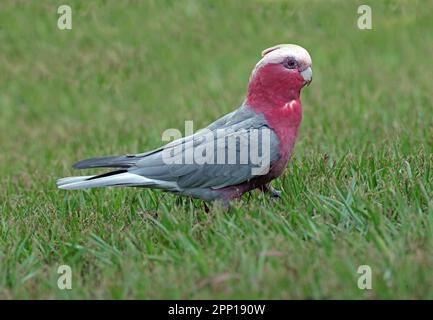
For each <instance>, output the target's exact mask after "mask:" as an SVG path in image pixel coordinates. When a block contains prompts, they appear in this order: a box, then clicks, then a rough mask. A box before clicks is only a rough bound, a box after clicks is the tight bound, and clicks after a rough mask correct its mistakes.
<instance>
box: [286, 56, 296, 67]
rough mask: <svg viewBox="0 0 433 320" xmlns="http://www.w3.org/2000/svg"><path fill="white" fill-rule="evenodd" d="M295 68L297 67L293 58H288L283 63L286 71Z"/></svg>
mask: <svg viewBox="0 0 433 320" xmlns="http://www.w3.org/2000/svg"><path fill="white" fill-rule="evenodd" d="M297 66H298V63H297V62H296V60H295V58H293V57H288V58H287V59H286V60H285V61H284V67H286V68H287V69H295V68H296V67H297Z"/></svg>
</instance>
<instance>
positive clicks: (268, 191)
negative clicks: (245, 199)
mask: <svg viewBox="0 0 433 320" xmlns="http://www.w3.org/2000/svg"><path fill="white" fill-rule="evenodd" d="M258 189H259V190H260V191H262V192H263V193H266V194H269V195H270V196H271V197H272V198H275V199H281V198H282V192H281V191H279V190H276V189H274V188H273V187H272V186H271V184H270V183H268V184H264V185H262V186H260V187H259V188H258Z"/></svg>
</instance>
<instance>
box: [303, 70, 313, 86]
mask: <svg viewBox="0 0 433 320" xmlns="http://www.w3.org/2000/svg"><path fill="white" fill-rule="evenodd" d="M301 76H302V77H303V78H304V81H305V84H310V82H311V81H312V80H313V70H311V67H308V68H306V69H304V70H302V71H301Z"/></svg>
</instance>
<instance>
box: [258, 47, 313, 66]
mask: <svg viewBox="0 0 433 320" xmlns="http://www.w3.org/2000/svg"><path fill="white" fill-rule="evenodd" d="M262 57H263V58H262V59H261V60H260V61H259V62H258V63H257V64H256V67H255V69H254V70H257V69H258V68H260V67H262V66H264V65H266V64H269V63H273V64H277V63H282V62H283V61H284V59H286V58H287V57H293V58H295V59H296V61H298V62H302V64H304V65H306V66H310V65H311V57H310V54H309V53H308V51H307V50H305V49H304V48H302V47H301V46H298V45H296V44H279V45H276V46H273V47H270V48H268V49H265V50H263V51H262Z"/></svg>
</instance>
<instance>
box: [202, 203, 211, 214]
mask: <svg viewBox="0 0 433 320" xmlns="http://www.w3.org/2000/svg"><path fill="white" fill-rule="evenodd" d="M203 206H204V212H206V213H209V211H210V210H209V207H208V206H207V204H206V202H204V201H203Z"/></svg>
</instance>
